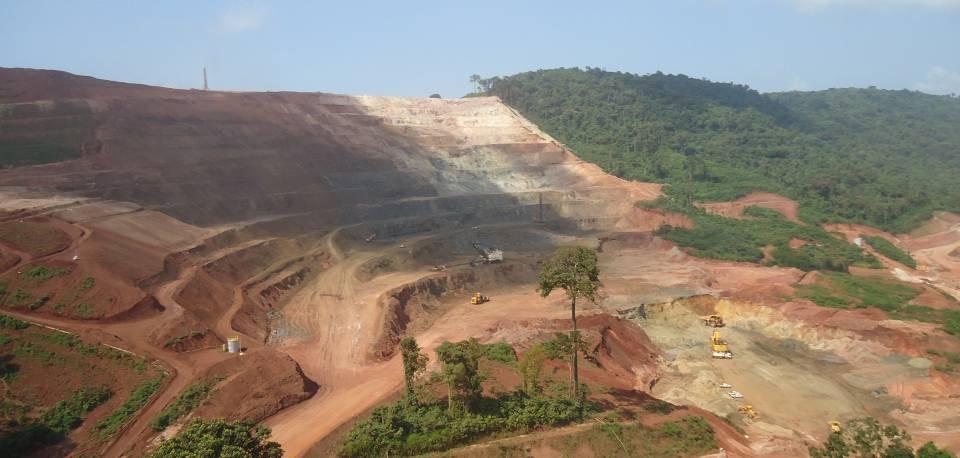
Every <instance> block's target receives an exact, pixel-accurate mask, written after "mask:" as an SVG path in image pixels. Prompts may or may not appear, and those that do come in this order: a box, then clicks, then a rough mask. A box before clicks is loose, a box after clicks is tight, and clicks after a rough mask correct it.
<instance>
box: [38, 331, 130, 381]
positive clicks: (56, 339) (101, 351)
mask: <svg viewBox="0 0 960 458" xmlns="http://www.w3.org/2000/svg"><path fill="white" fill-rule="evenodd" d="M40 338H41V339H43V340H45V341H47V342H50V343H53V344H55V345H58V346H61V347H64V348H69V349H71V350H73V351H76V352H78V353H80V354H83V355H87V356H96V357H100V358H104V359H109V360H113V361H116V362H118V363H120V364H122V365H124V366H126V367H129V368H131V369H133V370H134V371H135V372H136V373H138V374H142V373H144V372H146V370H147V361H146V360H144V359H143V358H141V357H137V356H133V355H130V354H128V353H124V352H122V351H117V350H114V349H112V348H110V347H106V346H103V345H96V344H93V345H91V344H87V343H85V342H84V341H83V340H81V339H80V338H79V337H77V336H75V335H73V334H66V333H62V332H53V333H49V334H43V335H41V336H40Z"/></svg>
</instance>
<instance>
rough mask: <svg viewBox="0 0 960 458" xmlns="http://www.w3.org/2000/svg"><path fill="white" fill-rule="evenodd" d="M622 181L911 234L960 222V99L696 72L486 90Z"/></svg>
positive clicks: (591, 72) (538, 77)
mask: <svg viewBox="0 0 960 458" xmlns="http://www.w3.org/2000/svg"><path fill="white" fill-rule="evenodd" d="M479 84H480V87H481V88H482V89H483V92H484V93H486V94H492V95H497V96H500V97H501V98H502V99H503V100H504V101H505V102H506V103H507V104H509V105H511V106H512V107H514V108H516V109H517V110H518V111H520V112H521V113H522V114H523V115H524V116H526V117H528V118H529V119H531V120H532V121H534V122H535V123H537V124H538V125H539V126H540V127H541V128H542V129H544V130H545V131H546V132H547V133H549V134H550V135H552V136H554V137H555V138H557V139H558V140H559V141H561V142H563V143H565V144H566V145H567V146H569V147H570V148H572V149H573V150H574V151H576V152H577V154H579V155H580V156H581V157H582V158H583V159H585V160H588V161H591V162H595V163H597V164H598V165H600V166H601V167H603V168H604V169H605V170H607V171H608V172H610V173H613V174H615V175H618V176H621V177H624V178H628V179H636V180H642V181H653V182H659V183H668V184H670V185H671V186H669V187H668V188H667V192H668V193H669V194H671V195H672V196H674V197H680V198H681V200H690V199H695V200H702V201H720V200H729V199H733V198H736V197H738V196H741V195H743V194H746V193H748V192H750V191H753V190H766V191H771V192H776V193H780V194H783V195H786V196H789V197H791V198H794V199H796V200H798V201H799V202H800V204H801V218H802V219H804V220H805V221H807V222H814V223H819V222H827V221H846V222H857V223H865V224H870V225H872V226H877V227H880V228H883V229H886V230H890V231H895V232H899V231H906V230H908V229H910V228H913V227H915V226H916V225H918V224H919V223H920V222H922V221H923V220H925V219H927V218H929V217H930V215H931V212H932V211H934V210H936V209H946V210H954V211H960V187H957V186H955V185H954V176H955V175H956V174H957V172H960V154H958V153H960V129H958V128H957V126H960V99H958V98H955V97H949V96H934V95H928V94H922V93H919V92H913V91H905V90H904V91H889V90H879V89H873V88H870V89H830V90H826V91H817V92H788V93H774V94H761V93H759V92H757V91H755V90H751V89H750V88H748V87H747V86H744V85H739V84H731V83H715V82H711V81H707V80H702V79H695V78H690V77H687V76H684V75H666V74H662V73H659V72H658V73H655V74H651V75H643V76H640V75H633V74H629V73H621V72H607V71H602V70H599V69H590V68H587V69H586V70H581V69H555V70H540V71H535V72H527V73H521V74H517V75H514V76H509V77H505V78H500V77H496V78H490V79H483V80H481V81H480V82H479Z"/></svg>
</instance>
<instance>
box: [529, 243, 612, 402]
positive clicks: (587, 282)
mask: <svg viewBox="0 0 960 458" xmlns="http://www.w3.org/2000/svg"><path fill="white" fill-rule="evenodd" d="M599 286H600V270H599V268H598V267H597V253H596V252H595V251H593V250H590V249H588V248H584V247H561V248H558V249H557V251H556V253H554V255H553V257H552V258H550V259H549V260H548V261H547V262H545V263H544V265H543V270H542V271H541V272H540V284H539V287H538V291H539V292H540V295H541V296H542V297H547V296H549V295H550V293H551V292H552V291H553V290H555V289H563V290H564V292H566V294H567V298H568V299H570V321H571V322H572V324H573V330H571V331H570V340H571V341H572V342H579V341H580V335H579V333H578V331H577V298H580V297H583V298H586V299H588V300H590V301H591V302H593V301H595V300H596V295H597V289H598V288H599ZM578 353H579V352H577V351H571V354H572V356H571V357H570V368H571V373H572V375H573V384H572V386H571V387H570V388H571V396H572V397H575V398H576V399H577V403H578V405H580V406H582V405H583V402H582V399H581V396H580V395H579V392H580V368H579V367H578V359H579V358H578Z"/></svg>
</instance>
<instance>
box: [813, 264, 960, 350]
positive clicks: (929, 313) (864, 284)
mask: <svg viewBox="0 0 960 458" xmlns="http://www.w3.org/2000/svg"><path fill="white" fill-rule="evenodd" d="M796 292H797V296H798V297H802V298H804V299H809V300H810V301H812V302H814V303H816V304H817V305H819V306H821V307H832V308H841V309H849V308H867V307H876V308H878V309H881V310H883V311H884V312H887V315H888V316H889V317H890V318H892V319H895V320H902V321H922V322H925V323H936V324H939V325H941V326H942V329H943V331H944V332H946V333H947V334H950V335H954V336H958V337H960V310H952V309H935V308H932V307H927V306H925V305H915V304H909V302H910V301H911V300H913V299H914V298H916V297H917V296H918V295H919V294H920V290H918V289H916V288H914V287H912V286H909V285H906V284H903V283H900V282H896V281H893V280H887V279H883V278H870V277H857V276H853V275H850V274H842V273H828V272H824V273H821V277H820V279H818V280H817V283H816V284H813V285H801V286H798V287H797V288H796Z"/></svg>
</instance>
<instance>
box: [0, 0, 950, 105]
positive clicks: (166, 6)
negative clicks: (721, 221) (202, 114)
mask: <svg viewBox="0 0 960 458" xmlns="http://www.w3.org/2000/svg"><path fill="white" fill-rule="evenodd" d="M0 66H3V67H35V68H53V69H60V70H66V71H69V72H73V73H78V74H84V75H91V76H96V77H99V78H105V79H111V80H119V81H129V82H138V83H145V84H153V85H162V86H171V87H181V88H189V87H200V86H201V84H202V83H201V81H202V80H201V72H202V68H203V67H204V66H206V67H207V68H208V72H209V75H210V83H211V88H213V89H229V90H296V91H324V92H337V93H348V94H378V95H412V96H423V95H429V94H430V93H433V92H439V93H440V94H442V95H443V96H444V97H458V96H461V95H463V94H464V93H465V92H468V91H469V90H470V83H469V81H468V78H469V75H471V74H473V73H477V74H480V75H482V76H485V77H487V76H494V75H507V74H512V73H516V72H521V71H526V70H534V69H538V68H553V67H574V66H580V67H584V66H591V67H601V68H605V69H607V70H621V71H628V72H633V73H641V74H643V73H651V72H655V71H658V70H660V71H663V72H666V73H683V74H686V75H690V76H695V77H705V78H708V79H711V80H715V81H733V82H737V83H743V84H748V85H750V86H751V87H754V88H756V89H759V90H761V91H764V92H766V91H781V90H792V89H801V90H811V89H825V88H829V87H849V86H861V87H862V86H877V87H881V88H891V89H901V88H907V89H917V90H922V91H925V92H932V93H951V92H953V93H960V0H673V1H669V0H664V1H640V0H638V1H622V2H612V1H599V0H597V1H584V0H580V1H566V0H554V1H523V0H514V1H499V0H486V1H482V2H481V1H474V2H459V1H454V0H448V1H414V0H409V1H382V2H372V1H361V0H340V1H335V2H324V1H316V2H307V1H298V2H293V1H290V2H284V1H274V2H249V1H247V2H233V1H174V0H169V1H158V2H147V1H93V0H91V1H85V2H80V1H42V0H21V1H15V0H0Z"/></svg>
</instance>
